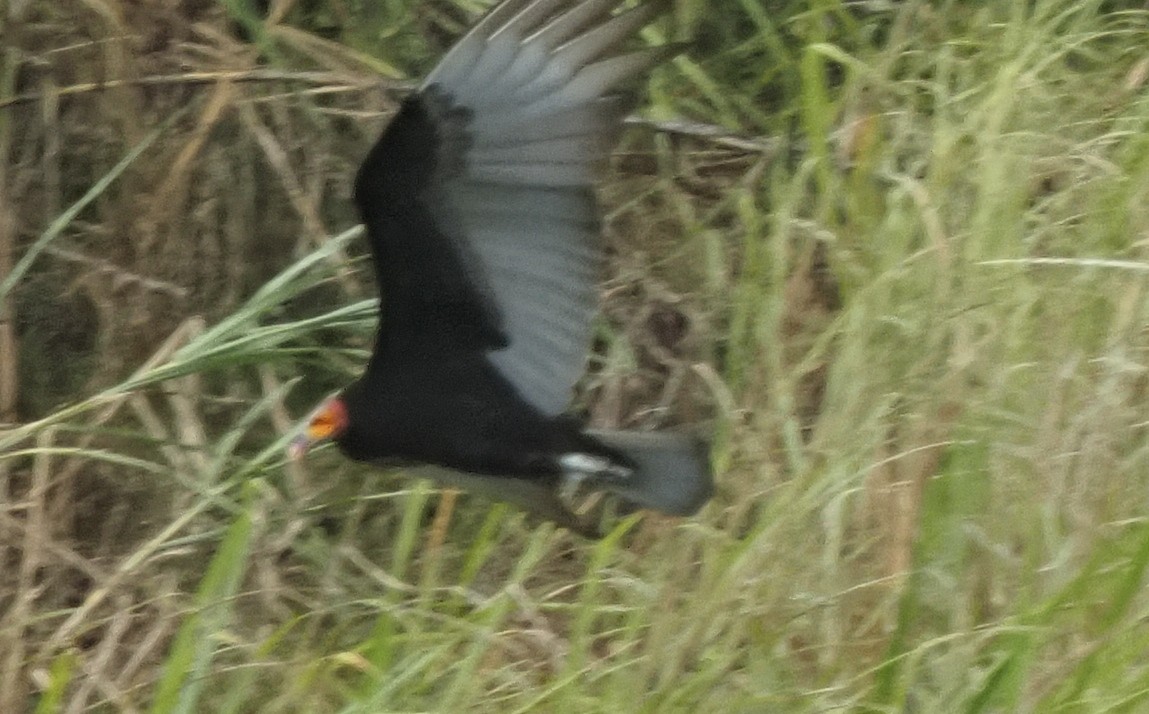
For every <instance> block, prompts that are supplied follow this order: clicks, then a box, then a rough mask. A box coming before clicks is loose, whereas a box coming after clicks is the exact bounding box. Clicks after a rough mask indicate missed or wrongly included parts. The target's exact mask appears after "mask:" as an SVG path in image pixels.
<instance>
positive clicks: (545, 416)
mask: <svg viewBox="0 0 1149 714" xmlns="http://www.w3.org/2000/svg"><path fill="white" fill-rule="evenodd" d="M620 4H621V3H620V0H586V1H585V2H581V3H576V4H573V5H572V4H570V3H569V2H568V0H506V2H503V3H502V4H500V5H498V6H497V7H495V8H494V9H493V10H492V11H491V12H490V13H489V14H488V15H487V16H486V17H485V18H483V19H482V20H480V21H479V22H478V23H477V24H476V25H475V27H474V28H473V29H472V30H471V31H470V32H468V33H467V34H466V35H465V36H464V37H463V38H462V39H461V40H459V42H458V43H457V44H456V45H455V46H454V47H453V48H452V49H451V51H450V52H448V54H447V56H446V57H445V58H444V59H443V61H442V62H440V63H439V65H438V66H437V67H436V68H435V69H434V70H433V71H432V72H431V73H430V75H429V76H428V77H427V79H426V81H425V82H424V83H423V84H422V85H421V87H420V89H419V90H418V91H417V92H416V93H414V94H413V95H412V96H410V97H409V98H407V99H406V100H405V101H404V102H403V105H402V106H401V108H400V110H399V112H398V114H397V115H396V117H395V118H394V119H393V120H392V122H391V124H390V125H389V126H388V127H387V129H386V130H385V131H384V133H383V135H382V136H381V137H380V139H379V141H378V142H376V144H375V146H374V147H372V149H371V151H370V152H369V153H368V155H367V157H366V159H365V160H364V162H363V165H362V166H361V167H360V170H359V174H358V176H357V177H356V182H355V202H356V204H357V205H358V207H359V210H360V213H361V215H362V218H363V221H364V223H365V224H366V226H367V235H368V240H369V242H370V245H371V250H372V253H373V256H374V259H375V268H376V276H377V279H378V283H379V290H380V296H381V297H380V324H379V331H378V335H377V338H376V344H375V350H374V352H373V354H372V357H371V361H370V363H369V364H368V366H367V369H366V370H365V372H364V374H363V376H362V377H361V378H360V379H359V380H357V381H356V382H355V383H353V384H352V385H350V386H349V387H348V388H347V389H345V390H343V392H341V393H340V395H339V396H337V397H335V398H333V399H332V400H331V401H330V402H328V406H325V407H321V409H320V410H319V411H318V412H317V416H316V417H315V419H313V420H312V422H311V425H312V428H311V429H310V432H311V433H313V434H314V435H316V436H318V437H320V438H333V439H335V440H336V441H337V443H338V444H339V446H340V448H341V449H342V450H343V451H344V452H345V453H346V454H347V455H349V456H351V457H353V458H356V459H360V460H364V461H372V462H378V463H388V464H389V463H396V462H399V463H404V464H427V465H431V466H434V467H436V468H433V469H431V470H430V471H428V473H432V474H442V473H444V472H443V470H442V467H445V468H447V469H449V470H450V473H451V474H453V476H451V477H450V478H448V479H446V480H447V481H451V482H459V483H463V484H466V485H469V486H472V487H477V488H478V490H486V491H490V492H493V493H495V494H496V495H498V496H499V497H501V498H504V499H507V500H513V501H516V502H519V503H521V504H523V505H527V506H529V507H533V510H535V511H536V512H538V513H540V514H542V515H544V516H545V517H547V518H551V519H553V520H555V521H557V522H559V523H561V524H563V525H566V526H568V527H571V528H574V529H575V530H579V531H580V532H591V530H590V529H589V528H588V527H584V525H583V524H581V523H580V521H579V520H578V519H577V518H576V517H575V516H574V515H573V514H571V513H569V512H568V511H566V510H565V507H564V506H563V504H562V502H561V499H560V498H559V496H558V494H559V492H560V491H561V490H562V488H563V485H564V483H576V482H578V483H585V484H590V485H591V486H592V487H595V488H600V489H605V490H610V491H613V492H615V493H617V494H619V495H621V496H622V497H624V498H625V499H626V500H628V501H630V502H633V503H635V504H637V505H640V506H645V507H650V508H655V509H659V510H662V511H664V512H667V513H673V514H678V515H684V514H689V513H693V512H694V511H696V510H697V509H698V508H699V507H700V506H701V505H702V503H704V502H705V501H706V500H707V498H709V496H710V493H711V490H712V481H711V477H710V473H709V470H708V466H707V464H706V463H705V458H704V457H703V454H702V452H701V451H699V449H698V445H697V443H696V442H695V440H693V439H691V438H688V437H685V436H673V435H669V436H668V435H661V436H657V437H654V436H642V435H635V434H629V433H625V432H595V433H589V432H584V431H583V430H582V428H581V426H580V425H579V424H578V423H577V422H576V421H575V420H573V419H571V418H569V417H567V416H564V415H563V412H564V410H565V409H566V408H567V406H568V402H569V400H570V397H571V392H572V388H573V386H574V384H575V382H576V381H577V380H578V379H579V378H580V376H581V375H582V373H583V369H584V366H585V361H586V356H587V352H588V348H589V346H590V341H591V329H592V320H593V317H594V313H595V309H596V306H597V299H596V298H597V277H598V272H599V263H600V255H601V253H600V250H599V246H598V236H599V220H598V211H597V206H596V202H595V197H594V183H595V181H596V180H597V178H598V175H599V173H600V171H601V169H602V168H603V166H604V165H605V163H606V159H607V157H608V155H609V152H610V150H611V148H612V146H613V145H614V143H615V140H616V139H617V137H618V134H619V132H620V130H621V127H622V119H623V117H624V115H625V114H626V112H627V111H628V109H629V108H630V107H631V106H632V105H633V97H632V95H631V93H630V91H629V89H630V87H629V85H630V84H631V83H632V80H634V79H635V78H636V77H638V76H639V75H641V74H642V73H643V72H645V71H646V70H647V69H649V68H650V67H651V66H653V65H654V64H656V63H658V62H659V61H661V60H663V59H664V58H666V57H667V56H668V55H669V54H670V52H671V49H669V48H666V47H661V48H646V49H638V50H631V49H628V47H627V44H628V42H629V41H630V39H631V38H632V37H633V36H634V34H635V33H636V32H637V31H638V30H639V29H640V28H641V27H643V26H644V25H646V24H647V23H648V22H650V21H651V19H653V18H654V17H655V16H656V15H657V14H658V13H659V12H661V11H662V10H663V9H664V7H665V3H664V2H661V1H659V0H654V1H652V2H647V3H642V4H639V5H638V6H637V7H634V8H632V9H630V10H626V11H623V12H619V13H615V10H616V9H617V8H618V6H619V5H620ZM324 435H326V436H324ZM297 451H298V450H297ZM439 480H444V479H443V478H440V479H439Z"/></svg>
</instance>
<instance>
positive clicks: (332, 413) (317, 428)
mask: <svg viewBox="0 0 1149 714" xmlns="http://www.w3.org/2000/svg"><path fill="white" fill-rule="evenodd" d="M350 423H351V422H350V419H349V418H348V415H347V403H346V402H345V401H344V400H343V397H342V396H341V395H339V394H336V395H335V396H332V397H329V398H328V399H327V400H326V401H325V402H323V403H322V404H320V405H319V406H318V407H317V408H316V410H315V411H313V412H312V413H311V416H309V417H308V418H307V425H306V426H305V427H304V428H303V431H302V432H301V433H300V434H299V436H297V437H295V438H294V439H292V440H291V444H289V445H288V447H287V456H288V458H290V459H291V460H293V461H294V460H296V459H300V458H303V456H304V455H306V454H307V452H308V450H309V449H311V447H313V446H315V445H317V444H321V443H323V442H325V441H331V440H333V439H338V438H339V437H340V436H341V435H343V434H344V433H345V432H346V431H347V427H348V426H349V425H350Z"/></svg>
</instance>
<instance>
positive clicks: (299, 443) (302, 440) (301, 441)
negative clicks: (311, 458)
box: [287, 433, 314, 461]
mask: <svg viewBox="0 0 1149 714" xmlns="http://www.w3.org/2000/svg"><path fill="white" fill-rule="evenodd" d="M313 443H314V442H313V441H312V440H311V437H309V436H308V435H307V434H306V433H303V434H300V435H299V436H297V437H295V438H294V439H292V440H291V443H290V444H288V445H287V458H288V459H291V460H292V461H299V460H300V459H302V458H303V457H304V456H307V452H308V451H309V450H310V449H311V447H312V445H313Z"/></svg>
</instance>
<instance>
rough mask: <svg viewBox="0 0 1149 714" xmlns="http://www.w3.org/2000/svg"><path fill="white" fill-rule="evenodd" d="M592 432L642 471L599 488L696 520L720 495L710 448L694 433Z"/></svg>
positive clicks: (640, 503) (590, 432)
mask: <svg viewBox="0 0 1149 714" xmlns="http://www.w3.org/2000/svg"><path fill="white" fill-rule="evenodd" d="M586 434H587V436H590V437H592V438H593V439H595V440H597V441H600V442H602V444H603V445H605V446H608V447H610V448H612V449H614V450H616V451H619V452H621V453H622V454H623V455H624V456H626V457H627V458H628V459H630V460H631V461H632V462H634V465H635V466H636V467H637V468H636V469H635V471H634V473H633V474H632V475H631V476H630V477H628V478H627V479H626V480H625V481H624V482H620V481H613V480H612V481H609V482H605V481H604V482H602V483H599V484H595V485H596V486H598V487H600V488H603V489H605V490H608V491H610V492H611V493H616V494H618V495H619V496H622V497H623V498H625V499H627V500H629V501H633V502H634V503H635V504H636V505H638V506H641V507H642V508H649V509H652V510H655V511H661V512H662V513H666V514H667V515H671V516H690V515H693V514H695V513H697V512H698V510H699V509H700V508H702V506H703V504H705V503H706V502H707V501H708V500H710V497H711V496H712V495H713V494H714V477H713V475H712V474H711V471H710V455H709V453H708V449H707V447H706V444H705V443H704V442H703V441H702V440H701V439H699V438H697V437H695V436H693V435H689V434H676V433H667V432H646V431H598V430H593V429H592V430H587V431H586Z"/></svg>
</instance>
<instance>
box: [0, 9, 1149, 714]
mask: <svg viewBox="0 0 1149 714" xmlns="http://www.w3.org/2000/svg"><path fill="white" fill-rule="evenodd" d="M485 7H486V3H484V2H480V1H479V0H272V2H269V3H259V2H254V1H252V0H218V1H217V2H212V1H211V0H155V1H153V2H139V1H136V0H85V1H84V2H74V1H73V0H62V1H61V2H53V3H33V2H28V1H26V0H8V2H7V3H5V4H4V5H3V11H2V12H0V22H2V23H3V24H2V26H0V37H2V41H0V504H2V508H0V573H2V575H0V711H3V712H21V711H30V712H57V711H59V712H87V711H92V712H111V711H123V712H145V711H147V712H200V711H207V712H255V711H258V712H383V711H389V712H414V711H443V712H463V711H476V712H478V711H499V712H528V711H562V712H598V711H602V712H608V711H609V712H619V711H623V712H667V711H682V712H721V713H722V714H730V713H731V712H763V711H776V712H791V711H793V712H807V711H808V712H826V711H847V710H849V711H854V710H857V711H867V712H893V711H906V712H912V711H920V712H942V711H945V712H951V711H962V712H1013V711H1019V712H1079V711H1080V712H1101V711H1106V712H1108V711H1112V712H1141V711H1149V703H1147V700H1149V660H1147V659H1146V658H1145V656H1144V653H1145V652H1146V651H1147V649H1149V627H1147V624H1146V622H1147V619H1149V595H1147V593H1146V589H1145V585H1146V568H1147V566H1149V520H1147V517H1146V514H1147V513H1149V438H1147V434H1146V432H1147V430H1149V408H1147V407H1149V372H1147V370H1149V330H1147V325H1149V295H1147V287H1149V284H1147V280H1149V259H1147V257H1149V256H1147V255H1146V253H1147V251H1149V4H1147V3H1145V2H1143V1H1140V0H1138V1H1133V0H1128V1H1125V2H1119V1H1116V0H1112V1H1102V0H1086V1H1084V2H1080V1H1070V0H998V1H991V0H985V1H979V2H955V1H948V0H933V1H927V0H900V1H893V0H872V1H865V0H856V1H853V2H847V1H845V0H801V1H799V0H711V1H710V2H706V1H704V0H675V2H674V3H673V12H672V13H671V16H670V17H668V18H667V20H666V21H665V22H663V23H661V24H659V25H657V26H655V27H651V28H649V29H648V30H647V31H646V33H645V37H644V40H645V41H649V42H660V41H665V40H672V39H675V40H683V39H687V38H689V39H690V40H691V45H690V47H689V49H688V50H687V51H686V52H685V53H684V54H683V55H682V56H680V57H678V58H676V59H675V60H674V61H673V62H671V63H669V64H668V65H667V66H665V67H663V68H660V69H659V70H657V71H656V72H655V73H654V75H653V76H652V77H651V79H650V82H649V91H648V101H647V102H646V103H644V105H643V108H642V110H641V113H640V116H636V117H634V118H633V120H632V123H633V125H634V126H633V128H632V130H631V131H629V132H628V134H627V136H626V137H625V139H624V142H623V145H622V146H621V147H620V149H619V152H618V155H617V160H616V161H615V165H614V166H613V169H612V172H611V174H610V175H609V176H608V177H606V178H605V179H604V183H603V189H602V192H601V196H602V200H603V206H604V212H605V214H606V217H607V227H606V235H605V236H604V241H605V244H606V248H607V252H608V255H609V260H608V266H607V270H606V273H605V274H604V283H603V297H604V302H605V309H604V313H603V318H602V320H601V322H600V330H599V339H598V340H597V342H596V345H595V352H594V355H593V356H592V360H591V364H590V370H589V373H588V376H587V378H586V380H585V382H584V384H583V385H582V388H581V390H580V394H579V396H578V399H577V402H576V409H577V410H578V411H579V412H580V413H582V414H584V415H585V416H586V417H587V419H588V420H590V421H591V422H592V423H593V424H595V425H598V426H612V425H625V426H628V427H636V428H639V427H640V428H662V427H669V426H674V425H677V424H698V425H700V426H701V428H703V429H704V430H705V431H707V432H708V433H710V434H712V435H713V459H714V463H715V467H716V469H717V472H718V478H719V493H718V495H717V497H716V498H715V500H714V502H713V503H712V504H711V505H710V506H708V507H707V508H706V509H705V510H704V512H703V513H702V514H701V515H700V516H699V517H697V518H695V519H689V520H685V521H675V520H671V519H665V518H660V517H656V516H653V515H649V514H647V515H642V516H638V517H635V518H630V519H627V520H624V521H622V522H620V523H619V524H618V525H617V527H616V528H615V529H614V530H613V531H612V532H611V534H610V535H609V536H608V537H607V538H606V539H604V540H603V541H601V542H598V543H592V542H587V541H584V540H581V539H579V538H577V537H574V536H571V535H570V534H567V533H565V532H563V531H557V530H555V529H554V528H552V527H550V526H548V525H539V524H536V523H534V522H532V521H530V520H529V519H527V518H525V517H524V516H523V515H522V514H521V513H519V512H517V511H515V510H513V509H510V508H508V507H505V506H500V505H492V504H490V503H489V502H486V501H483V500H481V499H478V498H471V497H468V496H467V495H465V494H464V495H462V496H460V501H459V505H458V507H457V508H455V509H454V511H453V513H452V512H450V511H449V510H448V509H447V508H445V507H444V505H443V504H444V501H443V500H442V499H443V497H442V496H441V495H440V494H439V493H437V492H436V491H434V490H432V489H431V488H430V487H429V486H427V485H426V484H423V483H420V482H416V481H412V480H410V479H405V478H403V476H402V474H391V473H384V472H379V471H376V470H371V469H365V468H362V467H358V466H355V465H353V464H350V463H348V462H347V461H346V460H344V459H342V458H340V457H339V456H338V454H335V453H332V451H331V450H328V451H327V452H325V453H322V454H317V455H316V456H315V457H314V458H312V459H311V460H310V461H308V462H307V463H305V464H285V463H284V459H283V446H284V443H285V440H286V439H287V437H288V434H289V431H290V429H291V428H292V426H293V424H295V423H296V421H297V420H298V419H299V418H301V417H302V416H303V415H304V414H305V413H306V410H307V409H308V408H309V407H310V406H311V405H312V404H313V403H314V402H315V400H316V399H318V398H319V397H321V396H322V395H324V394H326V393H327V392H328V391H330V390H332V389H334V388H336V387H337V386H339V385H341V384H343V383H344V382H345V381H347V380H348V378H349V377H350V376H351V375H353V374H355V373H356V372H357V370H358V369H360V367H361V365H362V364H363V361H364V357H365V355H366V350H367V349H368V348H369V346H370V339H371V335H372V332H373V330H374V307H373V296H372V294H371V287H370V286H371V278H370V266H369V265H368V264H367V262H366V260H365V258H364V256H365V252H366V251H365V247H364V246H363V245H362V244H361V241H360V240H359V236H358V233H357V231H356V229H355V228H354V225H355V220H356V219H355V215H354V212H353V210H352V208H351V205H350V200H349V199H350V184H351V180H352V177H353V175H354V171H355V168H356V166H357V164H358V161H359V159H360V158H361V157H362V155H363V154H364V152H365V151H366V149H367V148H368V147H369V146H370V144H371V142H372V141H373V140H374V139H375V137H376V136H377V135H378V132H379V131H380V129H381V128H382V127H383V126H384V125H385V123H386V120H387V117H388V116H389V114H390V112H391V111H393V109H394V108H395V106H396V103H397V101H398V100H399V99H400V98H401V97H402V93H403V92H404V91H405V90H406V89H407V88H409V87H410V86H411V83H412V81H413V80H414V78H417V77H419V76H421V75H422V74H423V73H424V72H426V71H427V70H428V69H429V68H430V67H431V66H433V64H434V62H435V60H436V59H437V58H438V57H439V56H441V54H442V53H443V52H444V51H445V49H446V48H447V47H448V46H449V45H450V44H451V42H452V41H453V40H454V39H455V38H456V37H458V36H459V35H460V34H461V33H462V32H463V31H464V30H465V28H466V27H467V26H468V25H469V24H470V23H471V22H472V20H473V18H474V17H475V16H476V15H477V14H478V13H479V12H481V11H482V10H483V9H484V8H485Z"/></svg>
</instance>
